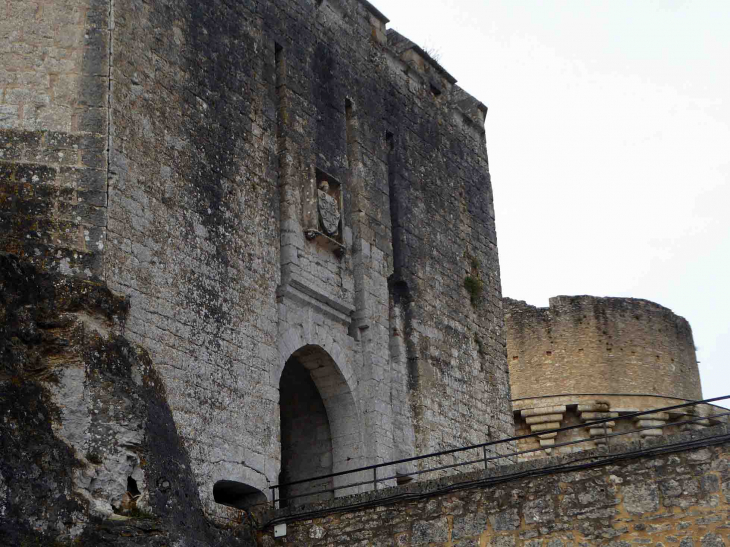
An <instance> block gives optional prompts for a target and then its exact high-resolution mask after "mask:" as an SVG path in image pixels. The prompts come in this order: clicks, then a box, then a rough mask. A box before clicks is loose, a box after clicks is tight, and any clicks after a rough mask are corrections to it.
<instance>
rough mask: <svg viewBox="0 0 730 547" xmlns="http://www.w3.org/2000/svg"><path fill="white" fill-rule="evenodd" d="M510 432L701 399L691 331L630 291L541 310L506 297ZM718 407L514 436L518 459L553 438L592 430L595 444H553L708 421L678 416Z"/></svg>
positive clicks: (556, 302)
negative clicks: (519, 438)
mask: <svg viewBox="0 0 730 547" xmlns="http://www.w3.org/2000/svg"><path fill="white" fill-rule="evenodd" d="M504 312H505V332H506V338H507V357H508V362H509V367H510V384H511V388H512V404H513V412H514V416H515V432H516V434H518V435H525V434H529V433H539V432H540V431H546V430H550V429H557V428H560V427H565V426H571V425H575V424H580V423H585V422H589V421H593V420H597V419H602V418H618V417H620V416H623V415H626V414H630V413H633V412H637V411H645V410H651V409H654V408H662V407H668V406H672V405H677V404H681V403H683V402H685V401H687V400H698V399H702V390H701V387H700V375H699V369H698V367H697V358H696V356H695V346H694V341H693V338H692V329H691V328H690V325H689V323H688V322H687V321H686V320H685V319H684V318H682V317H679V316H678V315H675V314H674V313H672V311H671V310H669V309H667V308H665V307H663V306H660V305H659V304H655V303H654V302H649V301H648V300H640V299H635V298H597V297H593V296H557V297H554V298H551V299H550V306H549V307H548V308H536V307H534V306H530V305H529V304H526V303H525V302H521V301H517V300H512V299H510V298H505V299H504ZM688 412H692V413H693V416H695V417H703V416H709V415H712V414H716V413H717V409H714V408H713V407H712V406H711V405H699V406H697V407H692V408H691V409H689V408H680V409H677V410H675V411H672V412H670V413H666V412H660V413H656V414H653V415H644V416H640V417H637V418H636V419H635V420H633V421H625V420H624V421H620V422H615V423H614V422H608V423H607V428H606V429H604V428H590V427H586V428H585V429H584V430H581V429H574V430H571V431H567V432H562V433H560V434H558V433H546V434H544V435H541V436H540V437H539V439H538V438H535V437H531V438H528V439H524V440H523V441H522V442H521V448H522V449H524V450H528V449H533V448H535V449H536V448H540V447H542V448H544V449H545V450H544V451H535V452H531V453H530V454H529V455H525V456H524V457H544V456H545V455H548V454H551V453H553V449H552V448H551V447H552V446H554V445H555V444H556V443H558V444H560V443H565V442H567V441H570V440H572V439H574V438H584V437H586V436H590V437H593V438H594V442H589V443H585V444H581V445H570V446H563V447H560V448H559V449H557V450H558V453H560V452H571V451H573V450H582V449H584V448H587V447H595V446H599V445H601V444H602V443H604V442H605V438H604V436H605V434H607V433H608V434H610V433H612V432H613V431H614V428H615V427H617V428H618V429H616V431H622V432H628V431H634V430H635V431H636V433H635V434H634V435H633V436H634V437H635V438H637V439H638V438H641V437H647V436H661V435H665V434H667V433H674V432H676V431H679V430H682V429H687V428H702V427H706V426H709V425H712V423H714V422H713V421H712V420H696V421H694V422H693V423H692V424H691V425H688V424H682V425H681V426H677V427H675V426H673V425H672V424H674V423H675V422H676V423H681V422H684V421H685V420H686V419H687V417H688V416H687V413H688Z"/></svg>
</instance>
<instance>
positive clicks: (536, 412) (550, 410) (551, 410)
mask: <svg viewBox="0 0 730 547" xmlns="http://www.w3.org/2000/svg"><path fill="white" fill-rule="evenodd" d="M565 411H566V407H565V405H556V406H546V407H542V408H528V409H526V410H523V411H522V412H521V414H522V417H523V418H529V417H530V416H541V415H543V414H558V413H560V414H565Z"/></svg>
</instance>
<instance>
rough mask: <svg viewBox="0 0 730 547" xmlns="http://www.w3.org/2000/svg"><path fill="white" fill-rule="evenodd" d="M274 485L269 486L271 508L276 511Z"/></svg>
mask: <svg viewBox="0 0 730 547" xmlns="http://www.w3.org/2000/svg"><path fill="white" fill-rule="evenodd" d="M276 488H277V487H276V486H272V487H271V508H272V509H273V510H274V511H276Z"/></svg>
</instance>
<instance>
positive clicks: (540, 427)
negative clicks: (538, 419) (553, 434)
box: [530, 422, 560, 433]
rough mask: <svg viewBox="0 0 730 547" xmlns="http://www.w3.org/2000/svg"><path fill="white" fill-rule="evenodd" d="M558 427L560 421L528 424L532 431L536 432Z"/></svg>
mask: <svg viewBox="0 0 730 547" xmlns="http://www.w3.org/2000/svg"><path fill="white" fill-rule="evenodd" d="M559 428H560V422H548V423H546V424H537V425H533V426H530V429H531V430H532V432H533V433H537V432H538V431H548V430H550V429H559Z"/></svg>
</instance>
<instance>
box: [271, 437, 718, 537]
mask: <svg viewBox="0 0 730 547" xmlns="http://www.w3.org/2000/svg"><path fill="white" fill-rule="evenodd" d="M711 435H724V437H723V439H724V440H723V441H722V444H715V445H713V444H712V441H710V439H711V436H710V435H707V434H705V436H703V435H700V434H699V433H696V432H695V433H691V434H690V433H685V434H683V435H679V436H670V437H667V438H665V439H663V440H652V441H651V442H647V441H644V442H643V444H641V443H638V442H637V443H633V444H632V445H625V446H623V447H614V448H613V449H612V452H611V453H612V455H614V456H616V457H619V456H620V455H621V454H622V453H623V455H624V456H627V454H628V453H629V452H630V451H632V450H636V449H638V448H640V447H641V448H645V449H650V448H654V449H655V450H656V449H659V448H660V447H661V446H662V445H663V446H666V445H667V444H669V443H672V442H678V441H690V442H692V441H694V442H696V443H698V446H695V447H692V448H686V449H684V450H681V451H675V452H671V453H662V452H657V453H654V454H651V455H647V456H642V457H636V456H634V457H631V456H630V455H628V457H627V458H626V459H616V460H614V461H610V462H607V463H604V464H599V465H598V466H595V467H585V466H582V464H585V463H588V462H590V461H591V458H595V457H596V456H598V455H604V456H605V455H606V452H601V451H595V450H594V451H589V452H587V453H584V455H583V457H580V458H575V457H573V458H567V457H562V458H548V459H545V460H542V461H541V462H529V463H528V462H525V463H521V464H517V465H515V466H512V467H510V466H507V467H505V468H502V469H500V471H498V472H493V473H491V474H490V473H482V474H473V475H464V476H461V477H455V478H454V479H453V482H449V481H444V480H441V481H432V482H430V483H423V484H421V485H419V486H418V487H414V488H413V489H411V490H410V491H406V490H403V489H401V490H400V491H397V492H396V491H384V492H381V493H379V497H376V496H374V495H369V496H368V495H361V496H360V497H358V498H351V499H348V500H344V499H343V500H340V504H339V505H340V507H337V505H338V504H333V505H332V506H330V507H329V510H328V508H327V507H319V508H317V509H319V512H318V513H313V514H310V515H303V516H301V517H296V516H291V517H289V522H288V523H287V525H286V536H284V537H279V538H276V539H275V538H274V537H273V527H268V528H267V529H266V530H265V532H264V534H263V535H262V536H261V538H260V544H261V545H264V546H272V545H312V546H316V545H361V546H363V547H365V546H376V545H431V546H432V547H436V546H443V547H446V546H452V547H455V546H459V547H467V546H475V547H476V546H480V547H486V546H494V547H497V546H499V547H506V546H525V547H527V546H529V547H589V546H599V545H601V546H610V547H629V546H630V545H655V546H668V545H679V546H682V547H723V546H727V545H730V526H729V525H728V522H730V442H728V437H727V430H726V429H720V430H715V431H714V432H712V434H711ZM556 466H563V467H564V468H563V469H562V470H561V469H559V468H557V467H556ZM571 466H575V467H572V468H571ZM542 470H544V471H546V473H541V471H542ZM507 472H511V473H516V474H518V475H519V474H521V475H523V476H522V478H513V479H511V480H508V481H502V482H498V481H495V475H499V474H500V473H502V474H504V473H507ZM470 481H473V482H472V483H471V486H467V487H463V483H469V482H470ZM480 481H481V483H480ZM455 482H461V483H462V488H461V489H458V488H455V485H454V483H455ZM379 500H380V501H379ZM348 503H350V504H353V505H358V504H359V505H363V506H364V507H362V508H360V509H353V508H350V509H347V504H348Z"/></svg>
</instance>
